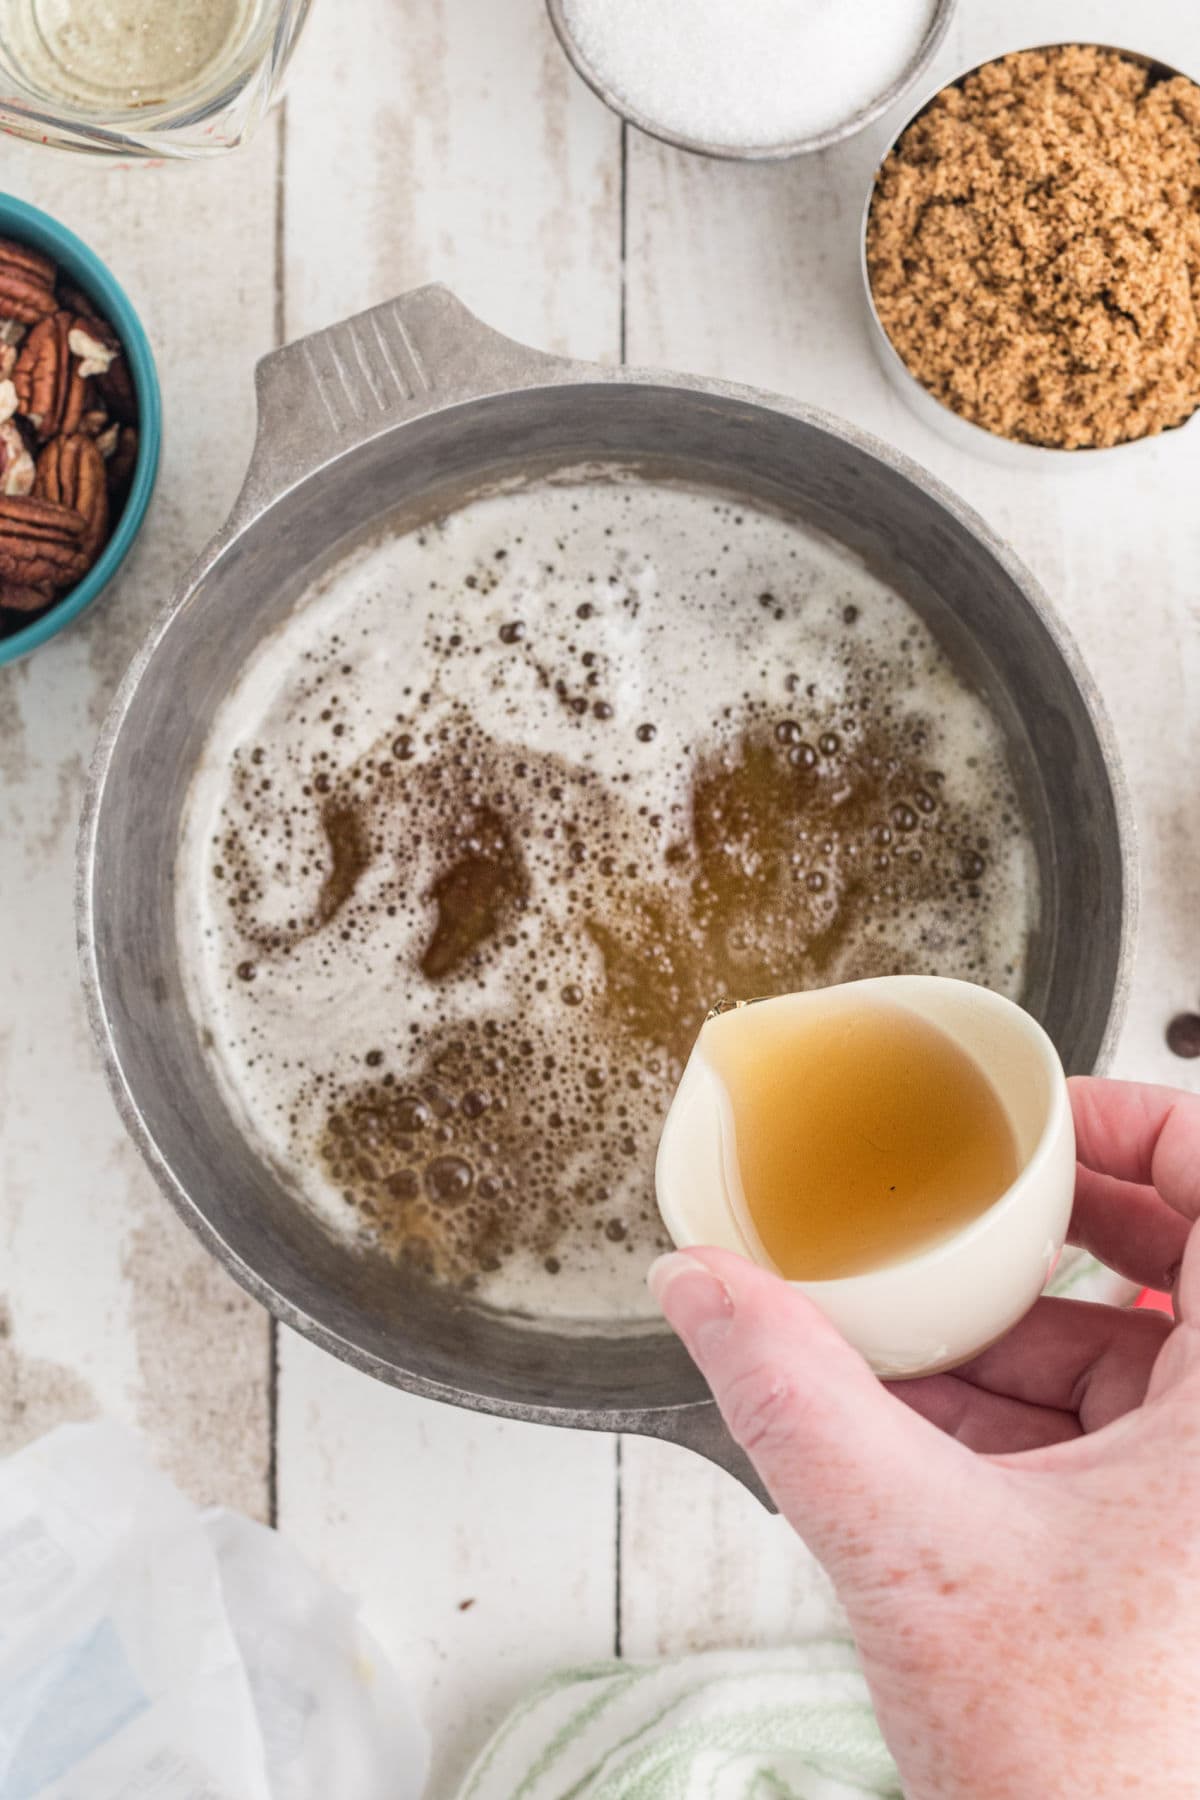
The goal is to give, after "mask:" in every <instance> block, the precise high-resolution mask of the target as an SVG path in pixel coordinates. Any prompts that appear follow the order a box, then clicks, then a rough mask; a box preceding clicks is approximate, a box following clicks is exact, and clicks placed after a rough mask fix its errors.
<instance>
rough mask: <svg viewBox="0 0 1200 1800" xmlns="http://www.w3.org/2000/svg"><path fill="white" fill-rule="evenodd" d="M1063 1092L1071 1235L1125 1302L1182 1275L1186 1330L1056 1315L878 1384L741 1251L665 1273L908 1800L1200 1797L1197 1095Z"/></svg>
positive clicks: (1082, 1313) (1061, 1308)
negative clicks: (1136, 1289)
mask: <svg viewBox="0 0 1200 1800" xmlns="http://www.w3.org/2000/svg"><path fill="white" fill-rule="evenodd" d="M1072 1090H1073V1092H1072V1100H1073V1106H1074V1112H1075V1120H1076V1131H1077V1138H1078V1144H1079V1155H1080V1159H1081V1165H1083V1166H1082V1167H1081V1172H1080V1180H1079V1184H1078V1187H1077V1193H1076V1207H1075V1215H1074V1218H1073V1220H1072V1227H1071V1237H1072V1241H1073V1242H1076V1243H1081V1244H1084V1245H1086V1246H1087V1247H1089V1248H1091V1249H1093V1250H1096V1249H1098V1248H1099V1247H1100V1246H1101V1245H1102V1246H1103V1249H1104V1255H1105V1259H1106V1260H1107V1261H1109V1262H1110V1263H1111V1264H1112V1265H1113V1266H1114V1267H1116V1268H1118V1269H1119V1270H1120V1271H1121V1272H1122V1273H1123V1274H1126V1275H1128V1276H1129V1277H1130V1278H1131V1279H1133V1280H1136V1281H1143V1282H1145V1281H1150V1280H1153V1279H1155V1276H1154V1273H1153V1271H1154V1270H1158V1271H1160V1272H1161V1271H1162V1270H1164V1269H1171V1268H1174V1269H1177V1270H1178V1278H1177V1280H1176V1282H1175V1286H1174V1302H1175V1308H1176V1312H1177V1314H1178V1316H1179V1318H1180V1320H1181V1323H1179V1324H1178V1325H1176V1326H1174V1328H1172V1325H1171V1322H1170V1320H1168V1319H1167V1318H1165V1317H1164V1316H1163V1315H1161V1314H1148V1313H1138V1314H1131V1313H1124V1312H1121V1311H1120V1310H1119V1309H1116V1308H1109V1307H1099V1306H1089V1305H1084V1304H1082V1303H1078V1302H1072V1301H1056V1300H1042V1301H1039V1302H1038V1304H1037V1306H1036V1307H1035V1308H1034V1310H1033V1312H1031V1313H1030V1314H1029V1315H1028V1317H1027V1318H1026V1319H1025V1320H1023V1321H1022V1323H1021V1324H1020V1325H1019V1326H1018V1327H1017V1328H1016V1329H1015V1331H1013V1332H1012V1333H1011V1334H1010V1335H1009V1337H1008V1338H1007V1339H1005V1340H1004V1342H1003V1343H1001V1344H998V1345H995V1346H993V1347H992V1348H991V1349H990V1350H988V1351H986V1352H984V1354H983V1355H982V1356H980V1357H979V1358H977V1359H976V1361H975V1362H974V1363H972V1364H970V1365H968V1367H967V1368H965V1369H962V1370H958V1371H956V1372H955V1373H954V1374H952V1375H943V1376H936V1377H933V1378H931V1379H929V1380H924V1381H916V1382H910V1383H905V1384H902V1385H900V1386H898V1387H896V1388H895V1389H893V1390H891V1391H889V1390H888V1389H886V1388H884V1387H883V1386H881V1385H880V1384H879V1383H878V1382H876V1381H875V1379H874V1377H873V1376H872V1375H871V1374H870V1372H869V1371H868V1370H867V1368H866V1365H865V1364H864V1363H863V1362H862V1360H861V1358H860V1357H859V1356H858V1355H857V1353H856V1352H854V1351H852V1350H850V1349H849V1348H848V1346H847V1345H845V1344H844V1343H843V1341H842V1340H841V1339H840V1338H839V1337H838V1335H837V1333H836V1332H835V1331H834V1330H833V1327H832V1326H831V1325H830V1324H829V1323H828V1322H827V1321H826V1320H825V1319H824V1317H823V1316H822V1315H821V1314H820V1313H819V1312H818V1311H817V1309H816V1308H815V1307H814V1306H813V1305H812V1304H811V1303H810V1302H809V1301H808V1300H807V1298H806V1297H805V1296H804V1295H802V1294H799V1293H797V1292H794V1291H793V1290H791V1289H790V1288H788V1287H787V1286H786V1285H785V1284H784V1283H782V1282H781V1281H779V1280H778V1279H777V1278H776V1277H775V1276H773V1275H770V1274H768V1273H767V1272H766V1271H764V1270H761V1269H756V1268H754V1267H752V1266H751V1265H750V1264H748V1263H745V1262H743V1261H742V1260H741V1259H740V1258H738V1257H736V1256H732V1255H730V1254H729V1253H728V1252H723V1251H716V1250H700V1251H689V1252H687V1253H686V1254H685V1255H682V1256H677V1257H672V1258H670V1259H666V1260H665V1261H664V1262H663V1263H661V1264H659V1265H658V1266H657V1268H656V1271H655V1274H654V1277H653V1285H654V1289H655V1292H656V1294H657V1295H658V1298H659V1300H660V1303H661V1304H662V1306H663V1310H664V1312H665V1313H666V1314H667V1317H668V1319H669V1320H670V1322H671V1324H672V1325H673V1326H674V1327H675V1329H676V1330H677V1331H678V1332H679V1333H680V1335H681V1337H682V1338H683V1339H684V1342H685V1343H686V1344H687V1346H688V1348H689V1350H690V1351H691V1352H692V1355H693V1356H694V1357H695V1359H696V1361H697V1362H698V1364H699V1365H700V1367H701V1369H702V1370H703V1372H704V1374H705V1376H706V1378H707V1380H708V1382H709V1385H710V1386H711V1387H712V1390H713V1393H714V1395H715V1396H716V1399H717V1401H718V1403H719V1404H720V1406H721V1410H722V1412H723V1414H724V1416H725V1419H726V1421H727V1423H728V1424H729V1426H730V1429H731V1430H732V1432H733V1435H734V1436H735V1437H736V1438H737V1439H738V1441H739V1442H740V1443H742V1444H743V1445H744V1446H745V1448H746V1449H747V1451H748V1452H749V1454H750V1456H751V1458H752V1460H753V1461H754V1463H755V1465H756V1467H757V1468H758V1471H759V1473H760V1474H761V1475H762V1477H763V1479H764V1481H765V1483H766V1485H767V1487H768V1488H769V1489H770V1491H771V1493H772V1495H773V1496H774V1498H775V1499H776V1501H777V1502H778V1504H779V1507H780V1510H781V1512H783V1513H784V1515H785V1516H786V1517H787V1518H788V1519H789V1520H790V1521H791V1523H792V1524H793V1525H794V1526H795V1528H796V1530H797V1531H798V1532H799V1533H800V1534H801V1536H802V1537H803V1538H804V1539H805V1541H806V1542H807V1543H808V1544H809V1545H810V1547H811V1548H812V1549H813V1550H814V1551H815V1552H816V1554H817V1555H818V1556H819V1557H820V1558H821V1560H822V1562H823V1563H824V1564H825V1566H826V1567H827V1568H828V1570H829V1572H830V1574H831V1575H832V1577H833V1580H834V1582H835V1584H836V1586H837V1590H838V1593H839V1596H840V1598H841V1600H842V1602H843V1604H844V1605H845V1607H846V1611H847V1614H848V1617H849V1619H850V1624H851V1627H852V1629H853V1631H854V1635H855V1639H856V1642H857V1644H858V1648H859V1652H860V1655H861V1657H862V1662H863V1667H864V1670H865V1672H866V1676H867V1680H868V1682H869V1683H870V1687H871V1692H872V1695H873V1697H874V1700H875V1706H876V1710H877V1712H878V1715H879V1721H880V1725H881V1726H882V1729H883V1732H884V1735H885V1737H886V1738H887V1741H888V1744H889V1746H890V1747H891V1750H892V1752H893V1754H894V1756H895V1758H896V1761H897V1764H898V1765H899V1768H900V1772H901V1777H902V1781H903V1785H904V1792H905V1795H906V1797H907V1800H967V1797H968V1796H969V1800H1060V1797H1061V1800H1077V1797H1079V1796H1084V1795H1086V1796H1087V1797H1088V1800H1109V1797H1110V1796H1117V1795H1128V1794H1138V1795H1144V1794H1149V1793H1153V1794H1155V1795H1163V1796H1166V1795H1174V1794H1179V1795H1183V1794H1194V1793H1197V1792H1200V1698H1198V1697H1197V1681H1198V1673H1197V1672H1198V1671H1200V1532H1198V1531H1197V1530H1196V1527H1195V1521H1196V1520H1197V1518H1200V1431H1198V1422H1200V1333H1197V1332H1196V1331H1195V1329H1194V1326H1193V1325H1192V1324H1191V1323H1188V1322H1187V1321H1188V1319H1189V1315H1190V1318H1191V1319H1192V1320H1195V1319H1197V1318H1200V1231H1197V1232H1195V1233H1193V1234H1192V1236H1193V1237H1194V1238H1195V1242H1193V1241H1191V1238H1190V1237H1189V1232H1191V1228H1192V1226H1193V1224H1194V1222H1195V1221H1196V1219H1197V1218H1200V1099H1198V1098H1196V1097H1194V1096H1190V1095H1182V1094H1178V1093H1175V1092H1173V1091H1171V1090H1168V1089H1162V1088H1146V1087H1135V1086H1132V1085H1128V1084H1124V1083H1116V1082H1100V1081H1081V1082H1074V1083H1072ZM1159 1278H1160V1279H1161V1273H1160V1276H1159Z"/></svg>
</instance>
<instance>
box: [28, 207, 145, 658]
mask: <svg viewBox="0 0 1200 1800" xmlns="http://www.w3.org/2000/svg"><path fill="white" fill-rule="evenodd" d="M0 237H7V238H12V239H13V240H14V242H16V243H19V244H28V245H29V246H30V248H31V249H33V250H40V251H41V252H42V253H43V255H45V256H52V257H53V258H54V260H55V262H56V263H58V265H59V267H60V268H61V269H62V270H63V272H64V274H66V275H67V276H68V277H69V278H70V280H71V281H72V282H74V284H75V286H76V287H78V288H80V289H82V291H83V292H84V293H85V294H86V295H87V296H88V298H89V299H90V300H93V301H95V304H96V310H97V311H98V312H99V313H101V314H102V315H103V316H104V318H106V319H107V320H108V322H109V324H110V325H111V326H112V328H113V330H114V331H115V332H116V334H117V336H118V337H119V338H120V340H121V346H122V348H123V350H124V352H125V358H126V361H127V363H128V365H129V373H130V375H131V376H132V378H133V386H134V392H135V393H136V394H137V402H138V459H137V467H136V468H135V470H134V474H133V485H132V486H131V488H130V490H129V495H128V498H127V499H126V501H125V506H124V510H123V511H122V513H121V517H120V519H119V520H118V521H117V527H116V530H115V531H114V532H113V534H112V536H111V537H110V538H109V540H108V543H107V544H106V545H105V546H104V550H103V552H102V553H101V555H100V556H99V557H98V558H97V560H96V562H95V563H94V564H93V566H92V567H91V568H90V569H89V570H88V572H87V574H86V575H85V576H84V578H83V580H82V581H81V582H80V583H79V584H78V586H76V587H73V588H68V589H67V591H66V593H64V594H63V595H62V596H61V598H60V599H59V600H58V601H57V603H56V604H55V605H54V606H52V607H51V608H50V611H49V612H47V613H43V614H42V615H41V616H40V617H39V618H37V619H34V620H33V622H32V623H31V624H29V625H26V626H24V627H22V629H20V630H19V631H14V632H12V633H11V634H10V635H9V636H8V637H2V638H0V666H2V665H3V664H4V663H10V662H16V661H17V659H18V657H21V656H27V655H28V654H29V652H30V651H31V650H36V649H37V648H38V646H39V644H44V643H46V641H47V640H48V639H49V638H52V637H54V636H55V635H56V634H57V633H58V632H60V631H63V630H65V629H66V627H67V626H68V625H70V624H71V623H72V622H73V621H74V620H75V619H77V618H78V617H79V616H80V614H81V613H84V612H86V611H87V609H88V607H89V606H91V605H92V603H93V601H95V600H97V599H98V598H99V596H100V595H101V594H102V593H103V591H104V589H105V588H106V587H107V586H108V584H109V582H110V581H111V580H112V578H113V576H114V575H115V574H116V572H117V570H118V569H119V568H120V566H121V564H122V563H123V562H124V560H125V558H126V556H127V555H128V553H129V547H130V545H131V544H132V543H133V540H134V538H135V537H136V536H137V534H138V532H139V530H140V529H141V524H142V520H143V519H144V518H145V516H146V508H147V506H149V504H150V495H151V493H152V492H153V489H154V480H155V477H156V475H157V474H158V452H159V447H160V445H161V443H162V398H161V396H160V394H159V391H158V375H157V373H156V372H155V368H154V358H153V356H152V355H151V352H150V342H149V339H148V338H147V336H146V333H145V332H144V331H143V329H142V324H141V320H140V319H139V318H138V316H137V314H136V313H135V312H134V310H133V307H132V306H131V305H130V302H129V299H128V297H127V295H126V293H125V290H124V288H123V287H121V286H120V284H119V283H118V282H117V281H116V280H115V279H114V277H113V276H112V275H111V274H110V273H109V271H108V269H107V268H106V267H105V265H104V264H103V263H102V262H101V261H100V258H99V257H98V256H97V255H96V253H95V251H94V250H89V249H88V247H87V245H86V244H85V243H84V242H83V241H82V239H80V238H77V237H76V236H75V233H74V232H73V231H68V230H67V228H66V226H65V225H60V224H59V223H58V221H57V220H56V219H52V218H51V217H50V216H49V214H48V213H44V212H39V211H38V209H37V207H36V206H29V205H27V204H26V202H25V201H24V200H17V199H15V198H14V197H13V196H12V195H11V194H0Z"/></svg>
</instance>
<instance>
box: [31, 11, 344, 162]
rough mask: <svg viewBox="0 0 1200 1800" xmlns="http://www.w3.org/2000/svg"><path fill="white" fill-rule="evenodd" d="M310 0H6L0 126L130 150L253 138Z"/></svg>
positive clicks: (80, 146) (90, 147)
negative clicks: (252, 133)
mask: <svg viewBox="0 0 1200 1800" xmlns="http://www.w3.org/2000/svg"><path fill="white" fill-rule="evenodd" d="M310 3H311V0H0V130H5V131H8V132H10V133H14V134H15V135H17V136H18V137H24V138H30V139H32V140H33V141H34V142H36V143H49V144H55V145H58V146H60V147H62V148H65V149H72V150H85V151H91V152H93V153H97V154H100V155H106V156H119V157H198V156H211V155H214V154H216V153H218V152H220V151H222V150H229V149H232V148H233V147H234V146H235V145H237V144H240V143H242V142H244V141H245V139H246V138H247V137H249V136H250V134H251V132H253V131H254V129H255V127H256V126H257V125H258V124H259V123H260V121H261V120H262V118H263V116H264V115H265V113H266V112H267V110H268V108H269V107H270V105H271V103H272V101H273V100H274V99H275V98H276V96H277V94H278V92H279V88H280V84H281V82H282V79H283V74H284V70H285V69H286V67H287V64H288V62H289V60H290V58H291V55H292V52H293V50H294V49H295V46H296V42H297V39H298V38H299V35H300V30H301V27H302V26H303V24H304V20H305V18H306V16H307V13H308V9H309V5H310Z"/></svg>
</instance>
